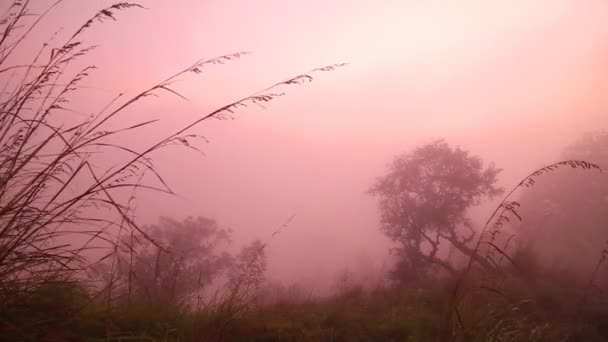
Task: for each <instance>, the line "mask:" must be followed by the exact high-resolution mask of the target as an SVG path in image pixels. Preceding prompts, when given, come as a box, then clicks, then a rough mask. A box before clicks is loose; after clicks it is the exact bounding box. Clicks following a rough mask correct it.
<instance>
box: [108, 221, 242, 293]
mask: <svg viewBox="0 0 608 342" xmlns="http://www.w3.org/2000/svg"><path fill="white" fill-rule="evenodd" d="M142 229H143V230H144V231H145V232H146V233H147V234H148V236H149V237H150V238H151V239H154V241H156V242H157V243H159V244H162V245H163V246H165V247H164V248H159V247H158V246H156V245H155V244H154V243H152V242H150V240H149V239H142V238H140V239H139V240H138V241H130V236H125V237H124V238H123V239H122V240H123V244H122V246H123V248H122V249H121V252H120V258H119V265H118V272H119V274H118V278H119V279H120V280H121V282H122V283H123V290H125V289H127V288H128V289H129V293H133V294H134V295H138V296H144V297H147V298H164V299H167V300H176V299H179V298H182V297H183V296H185V295H188V294H190V293H192V292H195V291H196V290H197V289H198V288H201V287H205V286H207V285H208V284H210V283H211V282H212V281H213V280H214V279H215V278H216V277H217V276H219V275H220V274H221V273H222V272H224V271H226V270H228V269H229V268H230V267H231V266H232V264H233V257H232V256H231V255H230V254H229V253H228V252H226V251H225V247H226V245H227V244H228V242H229V241H230V235H231V234H230V231H229V230H228V229H224V228H221V227H220V226H219V225H218V224H217V223H216V222H215V221H214V220H212V219H209V218H206V217H197V218H193V217H189V218H187V219H185V220H183V221H181V222H180V221H177V220H175V219H172V218H168V217H163V218H160V219H159V222H158V223H157V224H153V225H148V226H144V227H143V228H142Z"/></svg>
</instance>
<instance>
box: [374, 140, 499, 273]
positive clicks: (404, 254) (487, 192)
mask: <svg viewBox="0 0 608 342" xmlns="http://www.w3.org/2000/svg"><path fill="white" fill-rule="evenodd" d="M499 173H500V169H497V168H495V167H494V166H493V165H489V166H488V167H485V168H484V166H483V162H482V160H481V159H480V158H479V157H476V156H472V155H470V154H469V152H467V151H464V150H462V149H460V148H451V147H450V146H449V145H448V144H447V143H446V142H445V141H444V140H437V141H434V142H432V143H429V144H427V145H424V146H421V147H418V148H416V149H414V150H413V151H412V152H410V153H404V154H401V155H399V156H397V157H396V158H395V159H394V160H393V162H392V163H391V164H390V166H389V170H388V172H387V174H386V175H384V176H382V177H380V178H379V179H378V180H377V181H376V182H375V183H374V184H373V186H372V187H371V188H370V190H369V193H371V194H372V195H375V196H377V197H378V199H379V208H380V214H381V221H380V223H381V230H382V231H383V232H384V234H386V235H387V236H388V237H389V238H390V239H392V240H393V241H395V242H398V243H399V247H397V248H395V249H394V250H395V251H396V252H397V255H398V257H399V261H398V264H397V266H396V269H395V270H394V276H396V277H397V278H403V277H404V276H410V277H412V276H413V277H416V276H423V275H425V274H427V272H428V271H429V270H431V269H433V268H437V266H439V267H440V268H442V269H444V270H447V271H448V272H450V273H452V274H454V273H456V268H455V267H454V265H453V264H451V263H450V262H449V261H448V260H446V259H445V257H442V256H441V250H440V244H441V243H442V242H446V243H447V244H448V245H449V246H450V248H455V249H456V250H458V251H460V252H462V253H463V254H465V255H467V256H471V255H472V254H473V250H472V248H470V246H469V243H470V242H471V241H472V240H473V237H474V236H475V231H474V230H473V228H472V223H471V220H470V219H469V218H468V217H467V210H468V209H469V208H471V207H473V206H475V205H478V204H479V203H480V202H481V201H482V200H483V199H486V198H492V197H494V196H496V195H498V194H500V193H501V192H502V189H501V188H499V187H497V186H496V185H495V183H496V180H497V175H498V174H499ZM475 258H476V260H477V261H478V262H479V263H480V264H481V265H483V266H484V267H488V268H489V267H491V265H490V264H489V262H488V261H487V260H485V259H483V258H481V257H477V256H475Z"/></svg>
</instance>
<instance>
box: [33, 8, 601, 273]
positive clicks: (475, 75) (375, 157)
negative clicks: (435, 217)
mask: <svg viewBox="0 0 608 342" xmlns="http://www.w3.org/2000/svg"><path fill="white" fill-rule="evenodd" d="M111 3H113V2H112V1H101V0H98V1H75V0H72V1H66V2H65V3H64V4H63V5H61V6H60V7H59V8H57V10H56V12H55V15H54V16H51V18H50V19H49V20H48V21H47V24H48V25H49V27H52V25H57V24H60V25H63V26H64V27H65V29H64V30H65V31H66V32H70V29H71V28H73V27H75V26H77V25H78V24H80V23H82V22H84V20H86V19H87V18H88V17H90V16H91V14H93V13H94V12H95V11H96V10H97V9H99V8H102V7H104V6H107V5H108V4H111ZM141 3H142V4H143V5H145V6H146V7H147V8H148V9H147V10H133V11H129V12H128V13H121V14H119V15H118V18H119V21H118V22H112V23H106V24H104V25H102V26H100V27H98V28H97V29H96V30H91V33H88V36H87V37H89V38H90V39H91V41H94V42H96V43H99V44H100V45H101V48H100V49H99V51H97V52H95V53H94V54H93V55H92V57H91V59H92V60H94V61H95V62H96V64H97V65H98V66H99V68H100V70H99V71H98V72H97V73H96V74H95V76H94V77H93V78H92V79H91V80H90V81H89V83H90V84H91V85H94V86H95V87H96V88H94V89H88V90H87V94H89V96H90V97H91V100H90V102H88V104H91V103H97V102H99V104H100V105H101V104H102V103H104V101H107V100H108V99H110V98H111V97H113V96H114V94H116V93H117V92H122V91H126V92H128V93H133V92H135V91H136V90H138V89H141V88H143V87H145V86H149V85H151V84H153V83H155V82H157V81H159V80H161V79H163V78H165V77H166V76H167V75H170V74H172V73H174V72H176V71H178V70H179V69H180V68H183V67H185V66H187V65H189V64H190V63H192V62H193V61H195V60H197V59H199V58H201V57H213V56H216V55H220V54H224V53H229V52H235V51H251V52H253V53H252V54H251V55H248V56H246V57H244V58H242V59H241V60H238V61H235V62H232V63H229V64H226V65H223V66H214V67H212V68H209V69H207V70H205V73H204V74H203V75H200V77H188V78H184V80H183V81H182V82H180V83H179V84H178V85H177V88H178V89H179V90H180V91H182V92H183V94H184V95H185V96H187V97H188V98H189V99H190V100H191V101H190V102H181V101H180V100H179V99H177V98H173V97H171V96H167V97H166V98H161V99H151V101H150V102H148V103H146V104H144V105H141V106H138V107H137V108H136V109H134V110H133V111H132V113H131V114H132V115H133V117H132V118H129V119H125V120H127V121H128V120H134V121H137V119H138V118H141V116H146V117H158V118H162V120H163V121H162V122H163V124H161V125H159V126H158V127H157V128H155V129H152V130H150V131H149V132H148V133H149V135H146V136H142V137H141V142H137V143H141V144H142V146H145V142H146V141H153V140H154V137H157V136H160V135H162V134H163V132H166V131H167V130H171V129H175V128H177V127H179V126H180V125H183V124H184V123H186V122H189V121H191V119H192V118H194V117H195V116H196V115H198V114H202V113H205V112H207V111H209V110H210V109H213V108H216V107H217V106H220V105H222V104H224V103H226V101H229V100H234V99H237V98H239V97H241V96H243V95H247V94H249V93H251V92H253V91H257V90H259V89H261V88H263V87H265V86H267V85H268V84H271V83H274V82H276V81H279V80H282V79H284V78H286V77H290V76H294V75H296V74H298V73H301V72H305V71H308V70H309V69H312V68H314V67H319V66H324V65H327V64H332V63H340V62H349V63H350V64H349V66H348V67H345V68H342V69H340V70H338V71H335V72H332V73H327V74H322V75H319V76H318V78H317V79H316V80H315V82H313V83H311V84H307V85H305V86H302V87H296V88H290V89H288V94H287V96H285V97H284V98H280V99H279V100H277V101H276V102H273V103H271V104H269V105H268V109H267V110H260V109H257V108H254V107H252V108H248V109H245V110H243V111H241V112H239V113H238V114H237V115H236V120H234V121H218V122H212V123H210V124H205V125H203V126H200V127H198V128H196V130H195V132H197V133H201V134H204V135H206V136H207V137H208V138H209V140H210V141H211V142H210V144H207V145H204V146H203V149H204V152H205V154H206V155H207V156H206V157H203V158H200V157H198V156H197V155H196V154H194V153H188V152H183V151H180V150H179V149H175V150H169V151H165V152H163V153H161V154H158V155H157V159H158V164H159V166H160V168H161V171H163V172H164V173H165V174H166V175H167V178H168V180H169V182H170V184H171V185H172V187H173V188H174V190H175V191H176V192H177V193H179V194H180V195H181V197H179V198H171V197H162V196H161V197H157V196H156V195H155V196H154V197H152V198H149V197H145V196H144V197H142V198H141V200H140V203H139V204H138V208H139V218H140V219H141V220H142V221H143V222H151V221H153V220H155V219H156V217H157V216H158V215H166V216H173V217H178V218H179V217H183V216H186V215H206V216H210V217H213V218H215V219H217V220H218V221H219V222H221V223H223V224H225V225H228V226H230V227H232V228H233V229H234V230H235V232H236V234H237V236H238V237H239V239H250V238H263V239H267V238H268V237H269V235H270V234H271V232H272V231H274V230H275V229H276V228H277V227H278V226H280V225H281V224H282V223H283V222H284V221H285V220H286V219H287V218H288V217H289V216H290V215H291V214H294V213H295V214H296V218H295V219H294V221H293V222H292V224H291V225H290V226H289V227H288V229H286V230H285V231H284V232H283V233H282V234H281V235H280V236H278V237H277V238H275V239H273V240H272V241H271V244H270V246H271V247H270V250H271V263H270V266H271V273H272V274H273V275H274V276H276V277H279V278H282V279H291V280H292V281H306V279H319V278H321V279H325V280H326V281H329V280H327V279H330V278H331V277H332V276H333V275H334V274H335V273H336V272H337V271H339V270H341V269H343V268H345V267H356V264H357V263H358V261H357V260H360V257H361V255H368V256H370V257H371V258H372V259H373V260H374V263H375V264H376V265H377V266H378V267H379V265H381V264H382V262H383V261H384V260H385V258H386V249H387V248H386V247H387V242H386V241H385V239H384V238H383V237H382V236H381V234H380V233H379V231H378V228H377V219H378V218H377V213H376V207H375V203H374V201H373V199H372V198H369V197H368V196H366V195H365V193H364V192H365V191H366V189H367V188H368V186H369V185H370V184H371V182H372V181H373V179H374V178H375V177H376V176H379V175H380V174H381V173H382V172H383V170H384V167H385V164H386V163H387V162H388V161H389V160H390V159H391V158H392V156H393V155H395V154H396V153H398V152H401V151H404V150H407V149H409V148H411V147H413V146H415V145H416V144H419V143H423V142H427V141H430V140H432V139H435V138H439V137H445V138H446V139H447V140H448V142H450V143H451V144H454V145H460V146H462V147H464V148H466V149H470V150H471V151H472V152H473V153H475V154H478V155H480V156H482V157H483V158H484V159H485V160H487V161H494V162H495V163H496V164H497V165H498V166H499V167H501V168H504V169H505V171H504V173H503V175H502V182H503V183H504V184H505V185H508V184H513V183H514V182H516V181H517V180H518V179H519V178H520V177H521V176H523V175H524V174H525V173H526V171H528V170H530V169H531V168H534V167H537V166H540V165H543V164H546V163H549V162H552V161H555V159H556V158H557V154H558V152H559V150H560V148H561V147H562V146H564V145H566V144H568V143H570V142H572V141H573V140H574V139H576V138H577V137H578V136H579V135H580V134H581V133H583V132H586V131H591V130H601V129H606V124H607V121H608V120H607V119H606V118H607V117H608V116H607V115H606V111H605V109H606V105H608V103H607V100H606V98H607V97H606V94H608V63H607V61H608V2H606V1H600V0H537V1H530V0H510V1H498V0H495V1H494V0H490V1H488V0H485V1H484V0H455V1H439V0H428V1H413V0H412V1H406V0H402V1H371V0H370V1H363V0H336V1H323V0H308V1H285V0H256V1H251V0H221V1H220V0H205V1H196V0H177V1H175V0H174V1H142V2H141ZM39 34H40V36H41V37H46V36H45V35H46V34H50V33H49V32H48V31H46V32H39ZM83 106H84V104H83ZM303 275H304V276H303Z"/></svg>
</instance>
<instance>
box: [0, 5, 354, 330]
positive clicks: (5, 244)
mask: <svg viewBox="0 0 608 342" xmlns="http://www.w3.org/2000/svg"><path fill="white" fill-rule="evenodd" d="M60 3H62V0H59V1H56V2H55V3H53V4H52V5H51V6H50V7H49V8H48V9H47V10H46V11H45V12H43V13H42V14H41V15H39V16H34V15H33V14H32V13H30V1H29V0H15V1H13V2H12V3H11V4H10V5H9V6H8V8H7V11H6V12H5V13H4V14H3V15H2V17H0V30H1V31H0V88H1V92H0V316H1V317H2V318H3V320H10V319H8V318H9V317H11V316H14V315H15V314H18V312H17V311H18V310H19V308H21V307H23V305H25V303H27V301H28V296H30V295H31V294H33V293H36V292H37V291H38V290H39V289H41V288H43V287H45V286H46V285H48V284H51V283H53V282H56V281H69V280H73V279H75V278H78V277H79V276H80V275H82V272H84V271H86V270H88V269H89V267H90V266H91V265H92V264H94V263H96V262H99V261H101V260H110V259H111V258H115V257H116V249H117V248H118V245H119V244H121V243H124V241H121V240H120V239H118V236H120V235H121V234H123V233H124V232H134V233H136V234H138V235H141V236H142V237H143V238H145V239H148V240H149V241H150V242H152V243H153V244H155V245H156V246H157V247H158V248H159V249H163V248H164V246H162V245H160V244H158V243H157V242H156V241H154V240H153V239H151V238H150V237H149V236H148V235H147V234H146V232H145V231H144V230H142V229H141V228H140V227H139V225H138V224H137V222H136V221H135V220H134V218H133V203H134V199H135V197H136V195H135V194H136V192H138V191H140V190H146V191H153V192H162V193H168V194H173V191H172V190H171V188H170V187H169V185H168V182H167V181H166V180H165V179H163V177H162V175H160V174H159V173H158V172H157V170H156V169H155V166H154V164H153V158H152V154H153V153H154V152H156V151H158V150H161V149H163V148H165V147H166V146H169V145H175V144H177V145H180V146H182V147H184V148H193V149H197V147H196V139H197V138H199V136H197V135H196V134H192V133H191V129H192V128H194V127H195V126H198V125H201V124H203V123H204V122H206V121H208V120H211V119H214V118H222V117H225V116H227V115H232V114H234V113H235V112H236V111H237V110H238V109H239V108H241V107H244V106H248V105H251V104H256V105H262V104H264V103H267V102H270V101H272V100H274V99H275V98H277V97H279V96H282V95H284V92H283V88H285V87H287V86H292V85H300V84H303V83H306V82H310V81H312V80H313V77H314V75H315V74H317V73H319V72H325V71H332V70H334V69H335V68H337V67H340V66H342V65H344V64H336V65H329V66H326V67H322V68H317V69H313V70H311V71H310V72H308V73H305V74H301V75H297V76H295V77H291V78H288V79H286V80H283V81H280V82H277V83H275V84H272V85H270V86H269V87H267V88H264V89H262V90H261V91H257V92H254V93H252V94H250V95H247V96H244V97H241V98H240V99H238V100H236V101H234V102H231V103H228V104H226V105H224V106H221V107H219V108H217V109H215V110H213V111H211V112H209V113H205V114H202V115H199V116H198V117H197V118H196V119H195V120H193V121H192V122H191V123H189V124H187V125H185V126H184V127H182V128H180V129H178V130H177V131H175V132H169V133H167V134H166V136H165V137H164V138H162V139H160V140H159V141H157V142H155V143H153V144H151V145H149V146H148V147H146V148H144V149H143V150H135V149H133V148H132V147H130V146H128V145H125V144H120V143H117V141H119V138H120V137H124V136H128V137H133V136H135V135H136V134H138V132H139V131H140V130H141V129H142V128H144V127H146V126H151V125H154V124H157V123H158V122H157V120H142V121H141V122H139V123H137V124H134V125H129V126H125V127H120V128H113V127H116V123H119V122H120V118H121V116H122V115H124V114H125V113H126V112H127V111H128V110H130V109H131V108H132V107H133V106H135V105H136V104H137V103H139V102H141V101H143V100H145V99H146V98H147V97H150V96H158V95H163V94H167V95H171V96H177V97H178V98H184V97H183V96H182V95H181V94H179V93H178V92H177V91H175V90H174V89H172V88H171V86H172V83H173V82H174V81H176V80H177V79H179V78H181V77H184V76H187V75H192V74H200V73H202V72H204V70H205V69H206V68H207V67H209V66H212V65H216V64H223V63H225V62H231V61H233V60H236V59H239V58H241V57H243V56H244V55H246V53H245V52H237V53H232V54H227V55H221V56H218V57H214V58H209V59H200V60H198V61H196V62H194V63H193V64H192V65H190V66H188V67H187V68H185V69H182V70H180V71H179V72H177V73H175V74H174V75H171V76H170V77H167V78H164V79H162V80H161V81H160V82H158V83H156V84H154V85H152V86H150V87H149V88H147V89H145V90H143V91H141V92H139V93H137V94H136V95H135V96H132V97H130V98H125V97H124V95H122V94H120V95H117V96H116V97H115V98H114V99H113V100H112V101H111V102H110V103H108V104H107V105H106V106H105V107H104V108H101V109H98V110H95V109H89V110H90V111H91V112H93V113H94V114H91V115H89V116H86V117H84V118H83V117H82V116H76V115H72V113H73V111H72V110H71V109H70V104H71V103H72V102H73V100H74V99H77V98H78V97H79V96H81V95H79V93H78V90H79V89H80V87H81V86H82V82H83V80H85V79H86V78H87V77H88V76H89V74H90V73H92V72H94V71H95V70H96V67H95V65H93V64H92V65H89V66H86V67H84V68H82V69H80V70H79V71H76V72H72V71H71V70H72V69H73V68H74V67H75V66H76V65H77V63H76V62H77V61H78V62H81V61H86V59H85V58H86V57H87V55H88V54H89V52H90V51H92V50H93V49H95V48H97V47H96V46H95V45H91V44H89V43H87V42H86V40H85V39H84V35H83V33H84V32H86V31H87V30H91V29H94V27H95V25H98V24H100V23H103V22H106V21H109V20H110V21H111V20H116V18H117V16H118V14H119V12H122V11H125V10H135V9H140V8H142V6H141V5H139V4H137V3H128V2H120V3H116V4H114V5H112V6H109V7H107V8H104V9H101V10H100V11H98V12H97V13H94V14H93V15H92V16H91V18H90V19H89V20H87V21H86V22H85V23H84V24H83V25H82V26H80V27H79V28H78V29H77V30H76V31H75V32H74V33H73V34H71V35H69V36H68V37H66V38H65V39H64V41H63V42H61V43H56V41H57V40H59V39H60V38H58V37H55V36H53V37H51V38H49V40H48V41H47V42H45V43H44V44H42V46H40V47H39V49H38V50H37V51H33V54H30V59H29V60H25V61H24V60H23V59H21V60H19V62H18V63H16V62H14V60H15V57H16V54H17V52H19V50H18V49H19V48H20V47H21V46H22V45H23V43H24V42H25V41H27V40H28V39H29V38H30V37H31V34H32V32H33V31H34V30H35V29H36V28H37V27H38V26H39V24H40V23H41V22H42V20H43V19H44V18H45V17H46V16H48V15H51V14H52V13H54V12H53V11H54V10H56V9H57V6H58V5H59V4H60ZM22 55H23V54H21V55H19V56H22ZM111 122H112V123H113V125H110V123H111ZM121 141H124V139H123V140H121ZM118 154H121V155H123V156H125V158H123V159H122V160H120V159H117V160H116V161H115V162H114V164H110V165H108V164H107V163H104V162H102V160H101V158H100V156H107V155H118ZM76 237H77V238H76ZM74 239H77V240H78V239H80V240H82V241H83V242H82V243H71V242H72V241H74ZM127 241H128V240H127ZM100 245H105V246H110V248H109V250H108V251H107V252H106V253H104V255H103V256H102V257H101V258H100V259H99V260H96V261H92V260H89V259H88V258H87V257H86V255H87V252H88V251H90V250H92V249H96V248H99V246H100ZM112 285H113V284H111V283H110V284H109V286H110V288H111V287H112ZM23 329H27V327H23Z"/></svg>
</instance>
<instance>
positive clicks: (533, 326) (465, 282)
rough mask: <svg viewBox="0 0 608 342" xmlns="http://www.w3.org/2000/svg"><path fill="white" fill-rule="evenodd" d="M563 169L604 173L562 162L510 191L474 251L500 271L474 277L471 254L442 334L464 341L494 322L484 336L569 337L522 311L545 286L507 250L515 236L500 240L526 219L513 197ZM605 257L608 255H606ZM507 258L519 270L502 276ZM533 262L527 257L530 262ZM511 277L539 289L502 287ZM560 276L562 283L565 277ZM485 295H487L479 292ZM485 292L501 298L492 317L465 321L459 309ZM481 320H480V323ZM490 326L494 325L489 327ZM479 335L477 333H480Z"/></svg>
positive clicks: (531, 312)
mask: <svg viewBox="0 0 608 342" xmlns="http://www.w3.org/2000/svg"><path fill="white" fill-rule="evenodd" d="M562 167H569V168H572V169H583V170H598V171H600V172H601V171H602V169H601V168H600V167H599V166H598V165H596V164H593V163H589V162H587V161H583V160H565V161H560V162H557V163H554V164H551V165H549V166H546V167H543V168H540V169H537V170H535V171H534V172H532V173H530V174H529V175H528V176H526V177H524V178H523V179H522V180H521V181H520V182H519V183H518V184H517V185H515V186H514V187H513V188H512V189H511V191H509V192H508V193H507V194H506V196H505V197H504V198H503V200H502V201H501V202H500V203H499V205H498V206H497V207H496V208H495V210H494V211H493V212H492V214H491V215H490V217H489V218H488V220H487V221H486V222H485V225H484V226H483V228H482V230H481V233H480V235H479V237H478V239H477V242H476V245H475V247H474V249H473V250H474V255H483V256H484V257H485V258H486V259H487V260H490V261H491V262H492V263H493V264H494V265H495V266H496V268H495V271H496V272H494V273H492V274H488V273H487V272H484V271H486V270H481V271H480V272H477V274H478V276H471V274H472V273H474V272H473V271H474V267H473V266H474V263H475V259H474V258H473V257H471V258H469V261H468V263H467V266H466V268H465V269H464V270H463V272H462V274H461V275H460V276H459V277H458V279H457V281H456V284H455V286H454V288H453V290H452V295H451V298H450V301H449V307H448V310H447V311H446V318H445V321H444V326H443V333H444V336H443V338H446V339H447V338H450V339H454V340H462V339H465V340H466V339H467V338H469V337H470V334H471V331H474V330H475V329H479V327H480V324H481V325H483V323H480V322H490V323H489V325H488V326H487V327H486V328H485V330H483V329H482V330H483V331H484V332H483V334H485V335H483V336H485V337H484V338H485V340H505V339H506V340H513V341H517V340H521V339H522V338H524V337H525V336H529V338H533V339H534V340H539V341H541V340H542V341H544V340H547V341H551V340H556V339H557V338H558V337H559V336H561V338H567V337H568V336H569V334H572V331H566V332H563V331H562V335H559V334H558V333H557V332H556V329H555V328H554V327H551V325H550V324H549V323H547V322H546V321H543V319H542V318H539V317H537V316H535V317H534V318H533V317H532V316H530V315H536V314H538V313H539V310H532V309H530V310H529V313H528V314H525V313H523V311H522V307H521V305H522V304H524V303H525V304H530V303H532V304H531V305H532V306H534V305H536V304H538V303H539V301H542V300H540V299H539V293H541V294H542V293H543V292H544V291H545V290H546V289H545V288H542V289H540V288H539V285H538V284H533V283H531V282H530V281H531V280H530V278H529V277H528V275H529V274H526V272H524V270H522V268H521V267H520V266H519V265H518V262H517V261H516V258H514V257H512V256H511V255H510V254H509V252H508V249H507V248H508V247H509V244H510V242H511V240H512V239H513V237H514V236H513V235H511V236H509V237H506V238H503V239H499V238H498V237H499V235H500V234H502V233H503V232H504V230H503V228H504V226H505V225H506V224H507V223H509V222H511V221H512V220H514V219H515V220H520V221H521V220H523V218H522V217H521V216H520V214H519V213H518V208H519V207H520V204H519V202H517V201H515V200H511V197H512V196H513V195H514V194H515V193H516V192H517V191H518V190H520V189H522V188H529V187H532V186H534V184H535V183H536V179H537V178H538V177H541V176H542V175H544V174H547V173H549V172H553V171H555V170H557V169H559V168H562ZM499 241H503V245H502V246H499V244H500V243H499ZM602 255H605V254H604V253H602ZM504 260H507V261H508V264H509V265H510V266H511V267H512V268H514V269H515V271H516V272H515V273H509V274H504V273H502V272H501V270H502V269H504V267H503V266H502V262H503V261H504ZM530 261H531V260H526V262H530ZM602 263H603V258H600V260H599V262H598V267H596V270H597V269H598V268H599V265H601V264H602ZM595 273H596V272H595V271H594V274H593V275H592V276H591V277H592V279H593V278H594V277H595ZM512 275H515V276H517V279H518V280H519V281H523V285H525V286H524V287H525V288H527V289H530V288H533V289H535V293H521V292H520V293H517V292H515V293H513V291H512V290H513V288H512V287H505V286H501V285H504V282H505V281H513V279H512ZM471 278H472V279H471ZM479 280H481V282H480V281H479ZM560 280H562V282H561V283H563V279H560ZM482 293H483V296H482V295H481V294H482ZM487 294H491V295H493V296H497V297H498V298H499V299H500V300H499V304H497V305H496V306H495V309H493V310H492V311H491V315H487V312H486V310H482V312H483V314H482V316H481V317H478V318H477V319H473V320H472V323H470V322H467V323H465V322H464V319H463V314H462V313H461V311H462V307H463V306H466V303H467V302H469V303H470V302H477V301H476V300H475V298H474V297H475V296H480V297H483V298H486V297H487ZM471 297H473V298H471ZM468 307H469V308H470V307H471V306H470V305H468ZM478 320H480V322H477V321H478ZM490 326H491V327H492V328H488V327H490ZM477 333H478V334H479V331H477ZM556 334H557V335H556ZM564 336H565V337H564Z"/></svg>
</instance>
